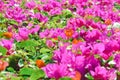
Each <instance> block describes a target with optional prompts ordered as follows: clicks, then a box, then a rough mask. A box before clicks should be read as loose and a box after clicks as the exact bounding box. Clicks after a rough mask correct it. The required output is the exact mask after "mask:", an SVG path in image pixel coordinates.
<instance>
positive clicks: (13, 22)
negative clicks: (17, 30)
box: [8, 20, 18, 25]
mask: <svg viewBox="0 0 120 80" xmlns="http://www.w3.org/2000/svg"><path fill="white" fill-rule="evenodd" d="M8 22H9V24H12V25H18V23H17V22H16V21H15V20H9V21H8Z"/></svg>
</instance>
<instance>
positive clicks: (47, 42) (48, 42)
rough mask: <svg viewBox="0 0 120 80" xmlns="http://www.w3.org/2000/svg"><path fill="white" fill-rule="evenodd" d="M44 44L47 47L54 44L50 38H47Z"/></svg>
mask: <svg viewBox="0 0 120 80" xmlns="http://www.w3.org/2000/svg"><path fill="white" fill-rule="evenodd" d="M46 45H47V46H48V47H54V46H55V44H54V43H53V42H52V41H51V40H47V41H46Z"/></svg>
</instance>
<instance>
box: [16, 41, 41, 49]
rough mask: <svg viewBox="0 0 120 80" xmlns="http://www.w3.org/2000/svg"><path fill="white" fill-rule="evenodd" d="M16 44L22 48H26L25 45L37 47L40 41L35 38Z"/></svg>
mask: <svg viewBox="0 0 120 80" xmlns="http://www.w3.org/2000/svg"><path fill="white" fill-rule="evenodd" d="M16 45H17V46H18V47H20V48H25V47H35V46H38V45H39V43H38V42H37V41H35V40H27V41H23V42H19V43H16Z"/></svg>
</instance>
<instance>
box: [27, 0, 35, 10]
mask: <svg viewBox="0 0 120 80" xmlns="http://www.w3.org/2000/svg"><path fill="white" fill-rule="evenodd" d="M25 6H26V7H27V8H29V9H34V8H35V7H36V3H35V1H34V0H31V1H29V2H27V3H26V4H25Z"/></svg>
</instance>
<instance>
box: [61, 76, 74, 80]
mask: <svg viewBox="0 0 120 80" xmlns="http://www.w3.org/2000/svg"><path fill="white" fill-rule="evenodd" d="M59 80H72V79H71V78H69V77H64V78H60V79H59Z"/></svg>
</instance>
